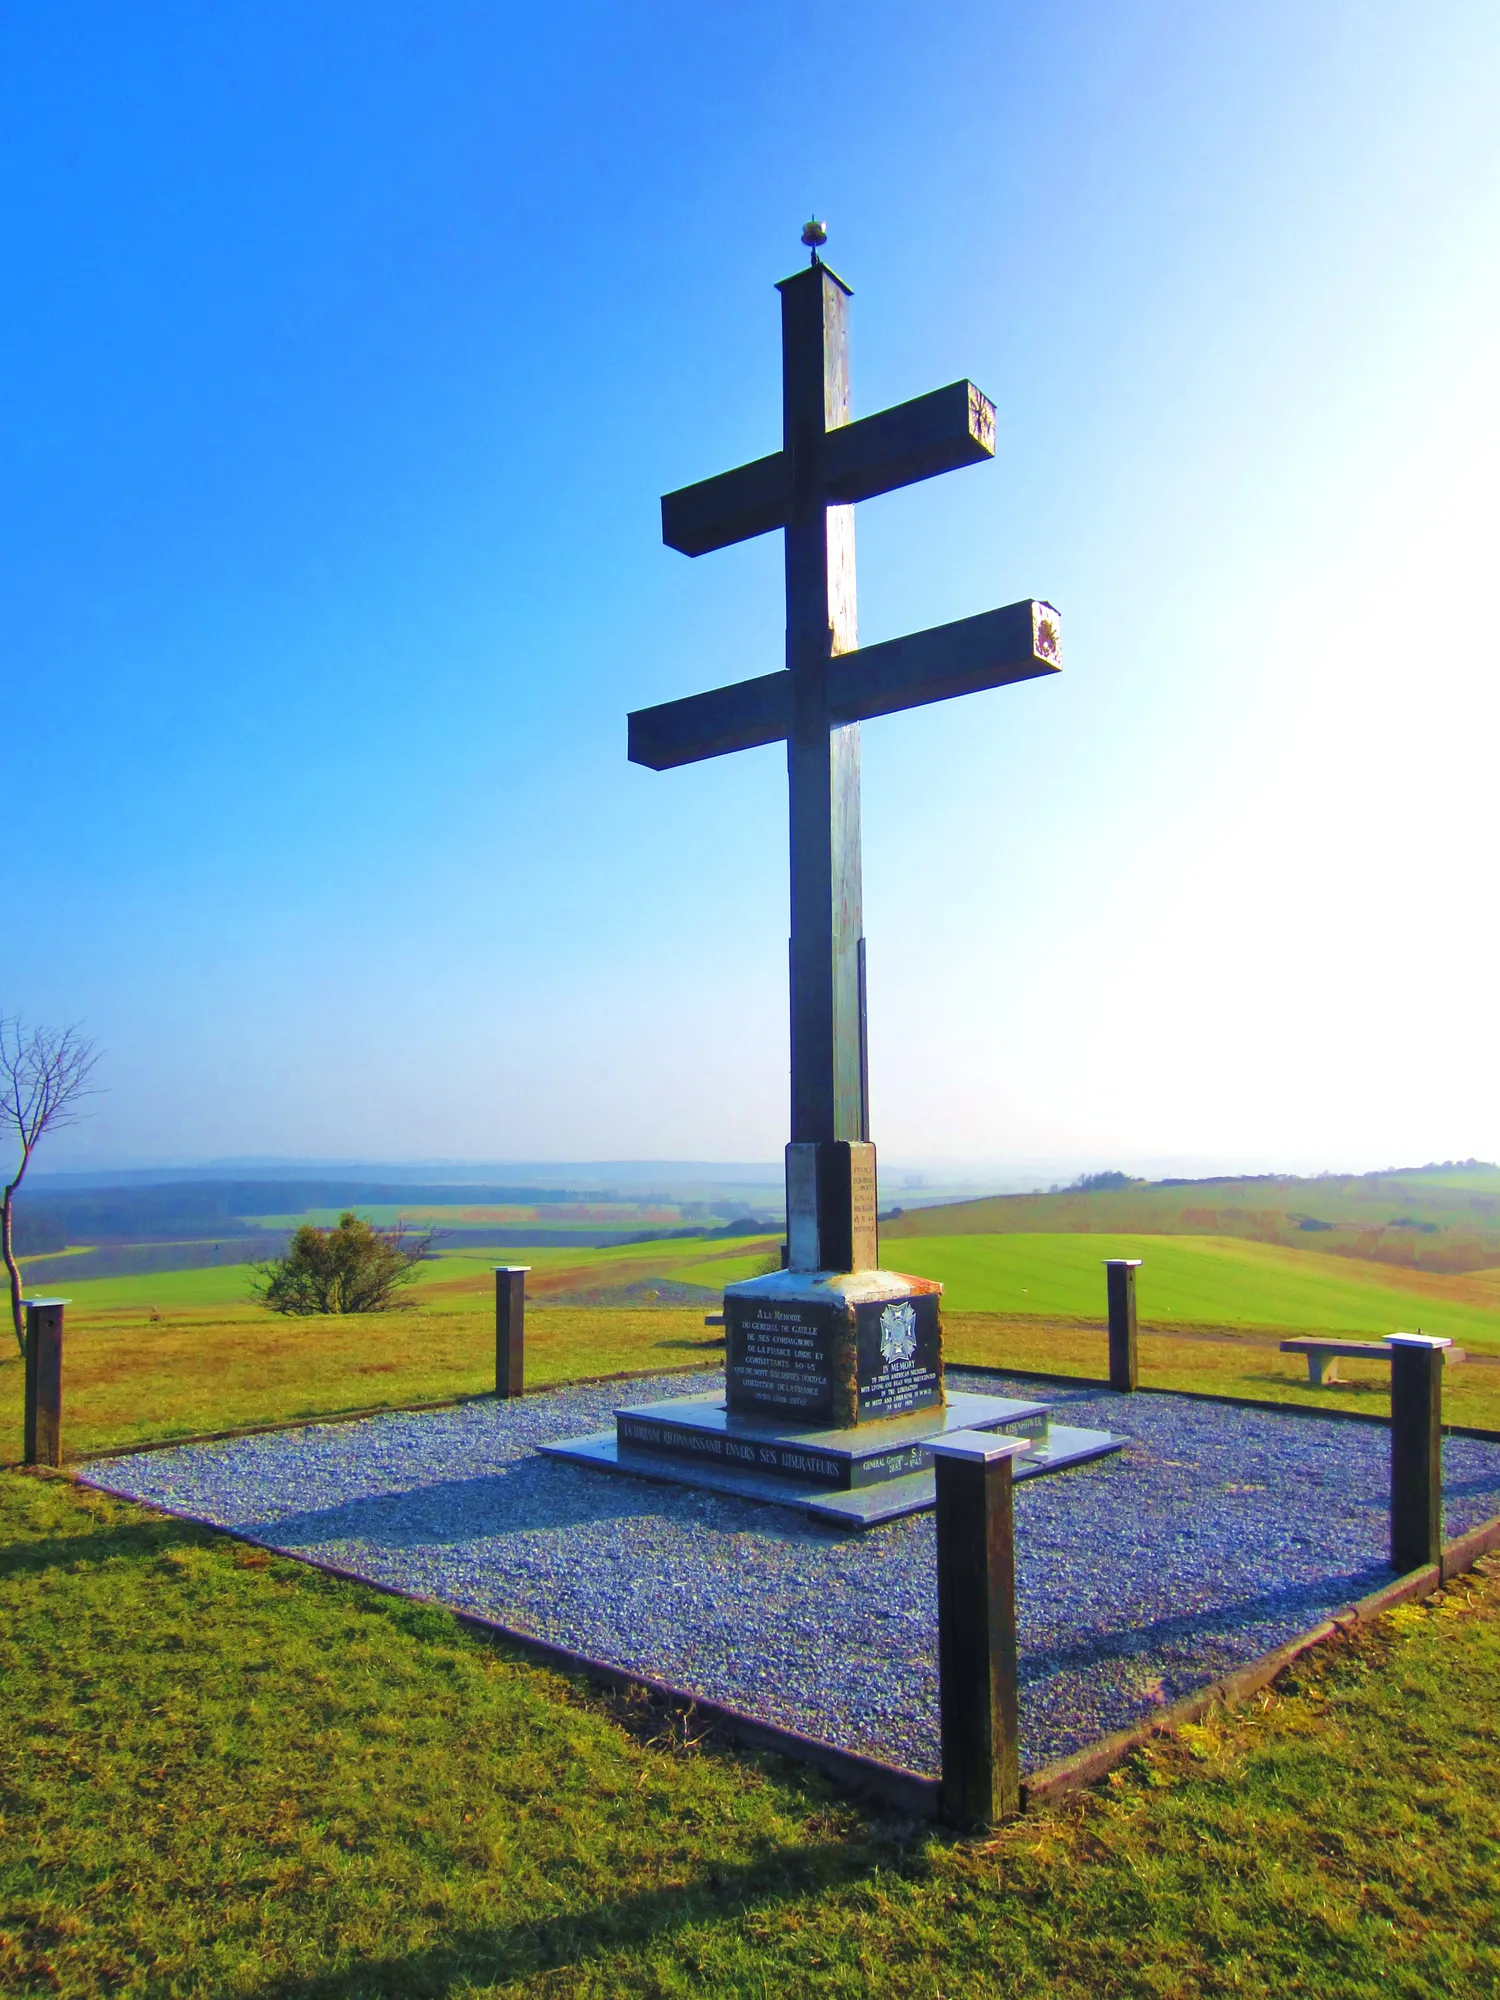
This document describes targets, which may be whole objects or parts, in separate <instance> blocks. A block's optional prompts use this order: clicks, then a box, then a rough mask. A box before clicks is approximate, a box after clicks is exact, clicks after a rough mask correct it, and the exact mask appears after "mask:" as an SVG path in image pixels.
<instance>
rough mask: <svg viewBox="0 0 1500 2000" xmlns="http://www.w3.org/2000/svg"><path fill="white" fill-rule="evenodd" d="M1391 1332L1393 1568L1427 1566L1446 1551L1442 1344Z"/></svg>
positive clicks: (1425, 1337)
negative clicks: (1444, 1546)
mask: <svg viewBox="0 0 1500 2000" xmlns="http://www.w3.org/2000/svg"><path fill="white" fill-rule="evenodd" d="M1452 1345H1453V1342H1452V1341H1451V1340H1437V1339H1433V1338H1432V1337H1430V1336H1429V1335H1427V1334H1424V1333H1393V1334H1392V1335H1391V1342H1390V1346H1391V1568H1392V1569H1395V1570H1401V1571H1406V1570H1409V1569H1425V1568H1426V1567H1427V1565H1428V1564H1429V1563H1435V1562H1437V1561H1438V1560H1439V1558H1440V1557H1441V1555H1442V1552H1443V1349H1444V1348H1445V1347H1451V1346H1452Z"/></svg>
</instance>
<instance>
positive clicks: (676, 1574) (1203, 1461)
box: [84, 1369, 1500, 1772]
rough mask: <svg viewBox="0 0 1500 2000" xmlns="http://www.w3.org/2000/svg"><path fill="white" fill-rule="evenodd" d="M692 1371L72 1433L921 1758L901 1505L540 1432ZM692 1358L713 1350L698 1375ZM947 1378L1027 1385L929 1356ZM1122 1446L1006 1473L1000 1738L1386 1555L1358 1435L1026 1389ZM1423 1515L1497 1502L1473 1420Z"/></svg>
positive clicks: (1060, 1715)
mask: <svg viewBox="0 0 1500 2000" xmlns="http://www.w3.org/2000/svg"><path fill="white" fill-rule="evenodd" d="M715 1379H716V1378H712V1377H709V1376H707V1375H705V1374H703V1373H701V1372H700V1373H697V1374H693V1375H664V1376H661V1377H659V1378H656V1379H654V1380H652V1381H648V1382H632V1383H630V1384H628V1385H626V1384H622V1383H618V1382H617V1383H603V1384H598V1385H595V1386H592V1387H583V1388H573V1389H565V1390H558V1391H553V1392H549V1393H546V1394H543V1395H537V1396H527V1397H525V1398H524V1399H523V1400H521V1401H519V1402H516V1403H495V1402H488V1401H486V1402H475V1403H469V1404H466V1405H464V1406H462V1407H461V1408H458V1409H454V1410H441V1411H432V1412H425V1413H420V1414H404V1415H403V1414H392V1415H389V1416H380V1417H371V1418H368V1419H365V1420H364V1421H362V1422H359V1423H352V1424H328V1425H319V1426H316V1427H313V1428H311V1429H306V1430H296V1431H283V1432H278V1433H275V1434H273V1435H270V1436H263V1437H252V1438H240V1439H235V1440H232V1441H229V1442H225V1443H220V1444H210V1445H196V1446H190V1447H181V1448H178V1449H175V1450H164V1451H159V1452H151V1453H144V1454H141V1455H139V1456H136V1457H130V1458H122V1459H113V1460H101V1461H98V1462H96V1463H95V1464H93V1465H91V1466H88V1467H86V1468H84V1477H85V1478H86V1479H87V1480H89V1481H90V1482H91V1483H92V1484H94V1485H96V1486H100V1487H104V1488H106V1489H107V1490H109V1491H110V1492H113V1493H120V1494H125V1495H128V1496H129V1497H131V1498H133V1499H138V1500H144V1501H147V1502H149V1503H152V1504H155V1505H157V1506H161V1507H166V1508H170V1509H173V1510H175V1511H177V1512H179V1513H185V1514H190V1515H192V1516H194V1517H196V1518H197V1519H200V1520H203V1521H207V1522H210V1523H212V1524H214V1525H216V1526H219V1527H225V1528H233V1529H237V1530H239V1531H241V1532H243V1533H247V1534H251V1535H254V1536H255V1537H256V1538H257V1539H258V1540H261V1541H264V1542H267V1543H270V1544H272V1545H273V1546H275V1547H277V1548H280V1549H284V1550H287V1551H288V1552H290V1553H292V1554H301V1555H308V1556H312V1557H314V1558H316V1559H319V1560H322V1561H326V1562H333V1563H337V1564H339V1565H340V1566H342V1567H344V1568H346V1569H349V1570H353V1571H356V1572H357V1573H358V1574H359V1575H361V1576H365V1577H368V1578H370V1579H371V1580H373V1581H376V1582H379V1583H383V1584H387V1585H392V1586H395V1587H396V1588H398V1589H401V1590H404V1591H410V1592H412V1593H414V1594H416V1595H420V1596H427V1597H433V1598H439V1599H441V1600H443V1601H444V1602H446V1603H449V1604H453V1605H456V1606H458V1607H461V1608H462V1609H464V1610H472V1611H479V1612H483V1613H485V1614H486V1615H487V1616H490V1617H493V1618H497V1619H500V1620H502V1621H503V1622H504V1623H505V1624H507V1625H509V1626H511V1627H512V1628H514V1629H517V1630H521V1631H525V1632H529V1633H534V1634H536V1635H537V1636H539V1637H541V1638H545V1639H550V1640H553V1641H554V1642H556V1643H559V1644H562V1645H565V1646H569V1647H571V1648H573V1649H574V1650H576V1651H578V1652H581V1653H585V1654H588V1655H590V1656H592V1657H594V1658H596V1659H602V1660H607V1661H610V1662H612V1663H613V1664H615V1665H617V1666H621V1667H625V1668H627V1669H629V1670H632V1671H635V1672H638V1673H642V1674H650V1675H653V1676H655V1677H657V1678H659V1679H662V1680H666V1681H670V1682H673V1683H675V1684H677V1685H678V1686H680V1687H684V1688H688V1689H691V1690H693V1691H694V1692H696V1693H700V1694H703V1695H705V1696H708V1697H710V1698H712V1699H714V1700H718V1701H723V1702H727V1703H730V1704H732V1705H734V1706H735V1707H738V1708H742V1709H748V1710H750V1711H751V1712H753V1713H755V1714H757V1715H760V1716H763V1717H766V1718H768V1719H770V1720H772V1721H775V1722H779V1723H781V1724H783V1725H786V1726H789V1727H791V1728H794V1729H799V1730H802V1731H804V1732H805V1733H807V1734H809V1735H812V1736H816V1737H819V1738H821V1739H823V1740H824V1741H826V1742H831V1743H836V1744H839V1745H842V1746H843V1747H845V1748H847V1749H851V1750H859V1751H863V1752H865V1753H867V1754H869V1755H874V1756H878V1757H883V1758H885V1759H887V1760H889V1761H892V1762H895V1763H901V1764H905V1765H908V1766H910V1767H912V1768H914V1769H917V1770H920V1771H926V1772H935V1771H936V1769H937V1757H938V1738H937V1726H938V1718H937V1668H936V1617H937V1592H936V1578H935V1554H934V1536H933V1522H932V1516H931V1515H930V1514H924V1515H916V1516H913V1517H909V1518H908V1519H906V1520H902V1521H894V1522H891V1523H889V1524H887V1525H886V1526H884V1527H881V1528H875V1529H871V1530H868V1531H866V1532H864V1533H848V1532H845V1531H842V1530H839V1529H835V1528H830V1527H824V1526H821V1525H818V1524H814V1523H812V1522H810V1521H807V1520H806V1519H804V1518H803V1517H802V1516H800V1515H798V1514H795V1513H792V1512H789V1511H787V1510H785V1509H782V1508H779V1507H772V1506H765V1505H759V1504H756V1503H754V1502H749V1501H743V1500H738V1499H732V1498H729V1497H727V1496H724V1495H720V1494H712V1493H701V1492H697V1491H694V1490H693V1489H692V1488H690V1487H685V1486H674V1485H667V1484H659V1483H657V1482H655V1481H652V1480H643V1479H634V1478H629V1477H623V1476H619V1475H616V1476H611V1475H609V1474H607V1473H601V1472H592V1471H586V1470H584V1469H582V1468H580V1467H576V1466H571V1465H567V1464H564V1463H562V1462H560V1461H558V1460H556V1459H546V1458H542V1457H539V1456H538V1455H537V1454H536V1453H535V1452H534V1451H533V1450H532V1446H533V1445H534V1444H536V1443H537V1442H538V1441H540V1440H551V1439H556V1438H562V1437H569V1436H576V1435H577V1434H579V1433H580V1432H585V1431H589V1430H602V1429H604V1428H605V1427H606V1426H607V1424H608V1422H609V1420H610V1413H611V1412H612V1411H613V1409H614V1408H615V1407H616V1405H617V1404H620V1403H623V1402H632V1403H639V1402H645V1401H648V1400H650V1399H651V1398H652V1397H653V1396H656V1395H662V1396H668V1395H676V1394H682V1393H684V1392H685V1391H688V1390H703V1389H706V1388H708V1387H710V1386H712V1383H713V1381H714V1380H715ZM717 1379H719V1380H722V1378H717ZM949 1380H950V1382H951V1383H952V1384H953V1386H954V1387H956V1388H965V1387H967V1388H974V1389H981V1390H988V1391H990V1392H991V1393H995V1394H1013V1395H1019V1396H1037V1395H1039V1391H1038V1388H1037V1385H1036V1384H1035V1383H1031V1382H1016V1383H1013V1384H1012V1383H1006V1382H1005V1381H1004V1380H1003V1379H1002V1378H997V1377H995V1376H989V1375H987V1376H977V1375H970V1374H969V1373H968V1372H967V1371H965V1370H962V1369H954V1370H951V1371H950V1374H949ZM1047 1400H1048V1401H1049V1402H1050V1403H1051V1405H1052V1407H1053V1408H1054V1409H1055V1410H1056V1412H1057V1415H1058V1418H1059V1420H1060V1421H1064V1422H1069V1423H1076V1424H1084V1425H1089V1426H1096V1427H1098V1428H1100V1429H1108V1430H1115V1431H1118V1432H1121V1433H1123V1434H1125V1435H1127V1436H1129V1437H1130V1438H1131V1439H1132V1443H1131V1444H1130V1445H1128V1446H1127V1447H1126V1449H1125V1450H1124V1451H1123V1452H1120V1453H1117V1454H1116V1455H1115V1456H1114V1457H1111V1458H1106V1459H1100V1460H1096V1461H1094V1462H1093V1463H1091V1464H1088V1465H1083V1466H1079V1467H1076V1468H1075V1469H1073V1470H1071V1471H1067V1472H1062V1473H1057V1474H1054V1475H1050V1476H1047V1477H1044V1478H1041V1479H1030V1480H1027V1481H1026V1482H1025V1483H1024V1484H1023V1485H1021V1486H1020V1487H1018V1488H1017V1491H1016V1552H1017V1557H1016V1559H1017V1586H1018V1594H1019V1599H1020V1632H1021V1676H1022V1689H1021V1727H1022V1739H1023V1757H1024V1761H1025V1762H1026V1764H1027V1765H1029V1766H1034V1765H1036V1764H1038V1763H1041V1762H1044V1761H1046V1760H1047V1759H1048V1758H1051V1757H1056V1756H1060V1755H1062V1754H1064V1753H1065V1752H1067V1751H1069V1750H1072V1749H1076V1748H1078V1747H1080V1746H1081V1745H1083V1744H1085V1743H1088V1742H1091V1741H1093V1740H1094V1739H1095V1738H1096V1737H1098V1736H1099V1735H1101V1734H1103V1733H1104V1732H1106V1731H1108V1730H1111V1729H1118V1728H1121V1727H1123V1726H1125V1725H1126V1724H1128V1723H1130V1722H1132V1721H1134V1720H1136V1719H1137V1718H1139V1717H1140V1716H1142V1715H1144V1714H1148V1713H1149V1712H1150V1710H1151V1708H1152V1706H1153V1704H1161V1703H1164V1702H1168V1701H1172V1700H1174V1699H1175V1698H1176V1697H1177V1696H1179V1695H1182V1694H1185V1693H1188V1692H1190V1691H1191V1690H1192V1689H1193V1688H1195V1687H1199V1686H1201V1685H1203V1683H1205V1682H1206V1681H1209V1680H1213V1679H1215V1678H1217V1677H1218V1676H1219V1675H1220V1674H1222V1673H1224V1672H1226V1671H1227V1670H1228V1669H1230V1668H1232V1667H1234V1666H1237V1665H1240V1664H1242V1663H1244V1662H1246V1661H1248V1660H1252V1659H1254V1658H1256V1657H1257V1656H1258V1655H1259V1654H1261V1653H1264V1652H1266V1651H1267V1650H1269V1648H1271V1647H1272V1646H1275V1645H1277V1644H1279V1643H1280V1642H1281V1641H1283V1640H1285V1639H1288V1638H1291V1637H1292V1636H1294V1635H1295V1634H1296V1633H1298V1632H1300V1631H1303V1630H1305V1629H1306V1627H1308V1626H1309V1625H1312V1624H1315V1623H1316V1622H1317V1620H1318V1619H1319V1618H1320V1617H1323V1616H1325V1615H1326V1614H1327V1613H1328V1612H1329V1611H1330V1610H1333V1609H1336V1608H1338V1607H1340V1606H1342V1605H1345V1604H1347V1603H1348V1602H1349V1601H1350V1600H1351V1599H1352V1598H1355V1597H1359V1596H1361V1595H1363V1594H1364V1593H1365V1592H1367V1591H1370V1590H1373V1589H1375V1588H1376V1587H1377V1586H1378V1585H1380V1584H1382V1583H1384V1582H1386V1581H1388V1580H1389V1577H1390V1574H1391V1572H1390V1570H1389V1568H1388V1566H1387V1563H1386V1559H1385V1556H1386V1536H1387V1511H1386V1510H1387V1480H1388V1476H1389V1444H1388V1437H1387V1433H1386V1432H1385V1431H1384V1430H1383V1429H1379V1428H1376V1427H1375V1426H1372V1425H1364V1424H1345V1423H1333V1422H1329V1423H1320V1422H1317V1421H1316V1420H1314V1419H1311V1418H1308V1417H1304V1416H1278V1415H1275V1414H1273V1413H1272V1412H1269V1411H1262V1410H1246V1409H1237V1408H1235V1407H1234V1406H1233V1405H1231V1404H1224V1403H1207V1402H1204V1403H1200V1402H1192V1401H1189V1400H1185V1399H1179V1398H1176V1397H1173V1396H1169V1395H1149V1396H1137V1397H1125V1396H1114V1395H1111V1394H1109V1393H1108V1392H1107V1391H1099V1390H1094V1389H1086V1390H1079V1389H1074V1390H1062V1391H1060V1392H1058V1393H1057V1394H1055V1395H1051V1396H1049V1397H1048V1398H1047ZM1444 1472H1445V1482H1446V1516H1445V1523H1446V1532H1447V1533H1448V1534H1449V1535H1454V1534H1459V1533H1462V1532H1463V1530H1465V1529H1466V1528H1470V1527H1473V1526H1475V1525H1477V1524H1478V1523H1479V1522H1480V1521H1483V1520H1487V1519H1488V1518H1489V1517H1490V1516H1491V1515H1494V1514H1496V1513H1500V1445H1497V1444H1485V1443H1481V1442H1479V1441H1477V1440H1473V1439H1466V1438H1450V1439H1448V1440H1447V1441H1446V1443H1445V1447H1444Z"/></svg>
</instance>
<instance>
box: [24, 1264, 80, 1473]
mask: <svg viewBox="0 0 1500 2000" xmlns="http://www.w3.org/2000/svg"><path fill="white" fill-rule="evenodd" d="M21 1304H22V1305H23V1306H24V1307H25V1308H26V1416H25V1437H24V1448H23V1452H22V1457H23V1460H24V1462H25V1463H26V1464H27V1465H61V1464H62V1343H63V1308H64V1307H65V1306H66V1305H67V1304H68V1300H67V1299H22V1301H21Z"/></svg>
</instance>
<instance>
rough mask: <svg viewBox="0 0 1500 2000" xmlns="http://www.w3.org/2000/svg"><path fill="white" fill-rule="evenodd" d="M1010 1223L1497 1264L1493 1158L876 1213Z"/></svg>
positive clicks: (892, 1228) (1420, 1265)
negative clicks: (1375, 1171)
mask: <svg viewBox="0 0 1500 2000" xmlns="http://www.w3.org/2000/svg"><path fill="white" fill-rule="evenodd" d="M1019 1231H1028V1232H1029V1231H1041V1232H1063V1233H1069V1234H1073V1233H1077V1234H1090V1235H1113V1236H1119V1235H1129V1234H1138V1235H1149V1236H1239V1237H1244V1238H1246V1239H1247V1240H1249V1241H1250V1242H1253V1243H1279V1244H1281V1245H1282V1246H1283V1247H1285V1248H1287V1249H1295V1250H1316V1251H1321V1252H1323V1253H1324V1254H1325V1255H1331V1256H1335V1257H1362V1258H1368V1259H1370V1260H1372V1261H1373V1262H1376V1263H1380V1264H1395V1265H1399V1266H1402V1267H1404V1268H1407V1269H1410V1270H1416V1271H1480V1270H1486V1269H1491V1268H1494V1267H1496V1266H1500V1166H1494V1165H1491V1164H1490V1163H1488V1162H1486V1161H1481V1160H1464V1161H1445V1162H1443V1163H1442V1164H1434V1165H1432V1166H1427V1167H1403V1168H1398V1169H1394V1170H1392V1171H1391V1172H1388V1173H1378V1174H1319V1175H1317V1176H1316V1177H1315V1178H1312V1179H1302V1178H1300V1177H1299V1176H1297V1175H1295V1174H1286V1175H1277V1174H1254V1175H1246V1176H1243V1177H1241V1178H1239V1179H1213V1180H1201V1181H1187V1180H1165V1181H1132V1180H1130V1179H1128V1178H1127V1176H1125V1175H1124V1174H1096V1175H1091V1176H1089V1177H1088V1178H1087V1179H1086V1180H1085V1181H1084V1182H1082V1183H1080V1184H1078V1185H1077V1186H1074V1187H1071V1188H1063V1189H1059V1190H1058V1191H1057V1192H1056V1193H1054V1194H1010V1195H991V1196H988V1197H986V1198H985V1199H983V1200H980V1201H958V1202H951V1203H948V1204H946V1205H945V1206H943V1207H938V1208H922V1209H912V1210H906V1211H903V1212H901V1213H898V1214H897V1215H895V1216H894V1217H891V1218H889V1219H887V1220H884V1221H882V1223H881V1225H880V1234H881V1239H882V1241H884V1242H890V1241H894V1240H897V1239H899V1238H901V1237H911V1236H971V1235H972V1236H1003V1235H1010V1234H1013V1233H1016V1232H1019Z"/></svg>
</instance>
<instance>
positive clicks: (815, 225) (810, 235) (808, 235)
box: [802, 216, 828, 250]
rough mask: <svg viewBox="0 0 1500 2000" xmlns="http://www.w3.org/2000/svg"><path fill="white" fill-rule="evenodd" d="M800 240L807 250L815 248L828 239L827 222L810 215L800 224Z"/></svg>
mask: <svg viewBox="0 0 1500 2000" xmlns="http://www.w3.org/2000/svg"><path fill="white" fill-rule="evenodd" d="M802 241H803V242H804V243H805V244H806V245H807V247H808V249H809V250H816V249H817V248H818V247H819V246H820V245H821V244H824V243H826V242H827V241H828V224H827V223H826V222H819V221H818V220H817V218H816V217H815V216H813V217H810V218H809V219H808V220H807V221H806V222H804V223H803V225H802Z"/></svg>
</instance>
